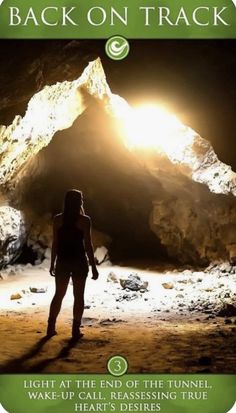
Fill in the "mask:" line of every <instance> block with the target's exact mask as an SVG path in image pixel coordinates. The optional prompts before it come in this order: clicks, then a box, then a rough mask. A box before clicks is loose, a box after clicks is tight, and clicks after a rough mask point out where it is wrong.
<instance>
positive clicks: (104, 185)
mask: <svg viewBox="0 0 236 413" xmlns="http://www.w3.org/2000/svg"><path fill="white" fill-rule="evenodd" d="M131 110H132V109H131V108H130V107H129V105H128V104H127V102H126V101H125V100H123V99H122V98H121V97H119V96H117V95H114V94H113V93H112V92H111V90H110V88H109V86H108V84H107V81H106V77H105V73H104V71H103V68H102V65H101V62H100V60H99V59H97V60H95V61H93V62H91V63H89V65H88V66H87V67H86V68H85V70H84V72H83V73H82V75H81V76H80V77H79V78H78V79H76V80H73V81H65V82H58V83H56V84H55V85H52V86H46V87H45V88H43V89H42V90H41V91H40V92H38V93H36V94H35V95H34V96H33V97H32V98H31V100H30V101H29V104H28V108H27V111H26V113H25V116H24V117H20V116H17V117H16V118H15V119H14V121H13V123H12V124H11V125H10V126H8V127H5V126H2V127H1V128H0V148H1V149H0V185H1V190H2V192H3V193H4V194H6V196H7V198H8V200H9V203H10V205H11V206H13V207H17V208H18V209H20V210H23V211H24V212H25V215H26V217H27V218H26V220H27V224H28V226H29V224H30V223H32V222H33V221H34V220H35V218H32V211H34V214H35V215H36V216H37V219H38V217H39V216H40V215H42V214H43V215H44V216H45V215H46V214H53V213H55V212H56V211H58V210H59V209H60V207H61V201H62V199H63V194H64V191H65V190H67V189H68V188H70V187H72V186H74V187H79V188H81V189H82V190H83V191H84V194H85V199H86V202H87V208H88V212H89V213H91V215H92V216H93V221H94V226H95V228H96V229H98V230H99V231H101V232H102V233H104V234H106V235H105V237H106V239H107V240H110V239H111V240H112V244H111V247H110V248H111V250H112V251H113V257H114V258H116V257H119V258H122V257H125V258H128V257H130V256H132V257H135V254H136V257H139V256H142V253H143V255H144V256H145V255H146V256H152V257H156V258H157V259H158V258H159V257H160V256H167V255H168V256H169V257H171V258H174V259H177V260H179V261H181V262H191V263H195V264H207V263H208V262H209V261H211V260H215V259H230V260H231V261H233V260H235V255H236V254H235V250H236V240H235V238H234V236H235V230H236V213H235V205H236V201H235V195H236V175H235V173H234V172H232V170H231V168H230V167H229V166H227V165H225V164H223V163H222V162H220V161H219V160H218V158H217V156H216V154H215V153H214V151H213V148H212V147H211V145H210V143H209V142H207V141H206V140H204V139H203V138H201V137H200V136H199V135H197V134H196V133H195V132H194V131H193V130H191V129H190V128H188V127H187V126H184V125H181V127H180V129H179V130H178V135H177V136H176V141H175V143H174V145H172V146H166V145H165V143H163V144H162V146H161V147H159V149H158V150H154V151H151V152H146V153H144V152H142V153H141V152H140V151H137V150H134V149H131V148H128V147H127V146H126V144H125V140H124V139H123V137H122V136H121V133H119V127H118V128H117V125H120V124H121V123H122V122H123V120H124V117H127V114H128V113H129V111H131ZM120 130H121V129H120ZM43 148H44V149H43ZM55 177H56V178H57V179H56V178H55ZM11 211H12V210H11ZM29 211H30V212H29ZM8 213H9V211H8ZM15 213H16V214H20V213H19V212H17V211H14V213H13V215H14V214H15ZM21 222H22V221H21ZM154 234H155V235H154ZM23 235H24V236H25V231H24V230H23V231H22V236H20V239H21V241H20V242H19V246H20V245H22V240H23V239H24V236H23ZM40 237H42V235H40ZM46 238H47V237H46ZM46 238H45V239H46ZM31 239H32V237H31ZM2 243H3V244H4V243H5V241H4V240H2ZM4 245H5V244H4ZM45 247H46V245H45ZM15 256H16V255H14V257H15ZM12 258H13V257H12V256H10V255H9V259H8V262H9V261H11V260H12ZM4 260H5V258H4ZM4 262H5V263H6V261H4Z"/></svg>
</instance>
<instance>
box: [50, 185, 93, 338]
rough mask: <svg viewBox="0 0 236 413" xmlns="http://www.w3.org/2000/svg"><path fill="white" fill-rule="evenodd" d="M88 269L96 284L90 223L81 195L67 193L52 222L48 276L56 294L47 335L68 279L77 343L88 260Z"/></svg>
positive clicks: (58, 308) (74, 191)
mask: <svg viewBox="0 0 236 413" xmlns="http://www.w3.org/2000/svg"><path fill="white" fill-rule="evenodd" d="M86 253H87V255H88V258H89V263H90V265H91V267H92V273H93V277H92V278H93V279H94V280H97V278H98V271H97V268H96V264H95V259H94V252H93V245H92V241H91V220H90V217H89V216H87V215H85V213H84V209H83V195H82V192H80V191H77V190H70V191H68V192H67V194H66V196H65V200H64V210H63V212H62V214H59V215H56V216H55V217H54V222H53V244H52V254H51V267H50V274H51V275H53V276H55V283H56V291H55V295H54V297H53V299H52V302H51V306H50V312H49V319H48V328H47V335H48V336H49V337H50V336H53V335H55V334H56V329H55V326H56V319H57V316H58V314H59V312H60V309H61V304H62V300H63V297H64V296H65V293H66V290H67V287H68V283H69V280H70V277H72V282H73V292H74V307H73V325H72V337H73V338H74V339H79V338H80V337H81V336H82V334H81V333H80V324H81V318H82V315H83V311H84V289H85V283H86V278H87V275H88V271H89V266H88V259H87V255H86Z"/></svg>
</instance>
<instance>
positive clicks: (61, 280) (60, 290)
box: [47, 275, 70, 336]
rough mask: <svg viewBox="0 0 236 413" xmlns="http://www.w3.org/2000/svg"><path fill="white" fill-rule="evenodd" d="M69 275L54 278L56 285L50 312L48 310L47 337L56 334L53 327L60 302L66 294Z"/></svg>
mask: <svg viewBox="0 0 236 413" xmlns="http://www.w3.org/2000/svg"><path fill="white" fill-rule="evenodd" d="M69 279H70V276H69V275H65V276H63V277H61V276H60V277H58V276H56V277H55V284H56V291H55V294H54V297H53V299H52V302H51V305H50V310H49V318H48V329H47V335H48V336H52V335H55V334H56V330H55V325H56V319H57V316H58V314H59V312H60V309H61V304H62V300H63V298H64V296H65V294H66V290H67V287H68V284H69Z"/></svg>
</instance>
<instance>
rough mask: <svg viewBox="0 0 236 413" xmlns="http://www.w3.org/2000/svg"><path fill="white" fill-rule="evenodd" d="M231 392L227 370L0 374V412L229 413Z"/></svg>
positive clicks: (232, 382) (231, 378)
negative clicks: (221, 372)
mask: <svg viewBox="0 0 236 413" xmlns="http://www.w3.org/2000/svg"><path fill="white" fill-rule="evenodd" d="M235 395H236V392H235V376H233V375H207V374H204V375H166V374H160V375H157V374H127V375H123V376H120V377H115V376H114V374H113V375H109V374H35V375H32V374H27V375H26V374H20V375H1V376H0V413H4V412H9V413H23V412H24V413H30V412H34V413H43V412H56V413H62V412H65V411H66V412H68V413H74V412H106V413H111V412H115V413H121V412H138V413H142V412H166V413H172V412H173V413H185V412H186V413H189V412H191V413H200V412H201V413H211V412H212V413H228V412H231V413H234V412H236V404H235V399H236V396H235Z"/></svg>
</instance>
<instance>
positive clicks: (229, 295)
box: [0, 261, 236, 373]
mask: <svg viewBox="0 0 236 413" xmlns="http://www.w3.org/2000/svg"><path fill="white" fill-rule="evenodd" d="M0 277H1V280H0V286H1V288H0V303H1V310H0V334H1V341H2V346H1V354H0V365H1V366H0V371H1V372H3V373H4V372H5V373H7V372H18V373H20V372H88V373H92V372H105V371H106V361H107V360H108V358H109V357H110V356H111V355H114V354H122V355H123V356H126V357H127V359H128V361H129V371H130V372H156V373H163V372H165V373H167V372H171V373H182V372H185V373H190V372H191V373H192V372H194V373H196V372H199V373H200V372H206V373H211V372H212V373H216V372H220V373H223V372H224V373H231V372H235V371H236V357H235V336H236V335H235V333H236V307H235V302H236V268H235V267H232V266H230V265H228V264H221V265H212V266H210V267H209V268H208V269H207V271H193V270H192V269H178V270H176V269H173V268H165V269H164V268H158V267H154V266H152V267H151V268H147V266H142V268H140V266H139V269H136V268H134V267H133V266H132V267H127V266H126V267H118V266H111V265H103V266H100V278H99V280H98V281H96V282H95V281H93V280H91V279H90V278H89V280H88V283H87V288H86V309H85V313H84V319H83V333H84V337H83V338H82V339H81V340H80V341H79V342H78V343H73V342H71V340H70V329H71V312H72V302H73V296H72V286H71V285H70V286H69V289H68V292H67V295H66V297H65V299H64V303H63V309H62V312H61V314H60V317H59V320H58V328H57V330H58V335H57V336H55V337H53V338H51V339H50V340H47V339H46V338H45V329H46V320H47V315H48V306H49V303H50V300H51V297H52V295H53V291H54V279H53V278H52V277H50V276H49V274H48V262H47V261H45V262H44V263H43V264H41V265H39V266H31V265H30V264H28V265H27V266H24V267H23V266H19V265H18V266H12V267H8V269H7V270H4V271H1V274H0Z"/></svg>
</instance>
